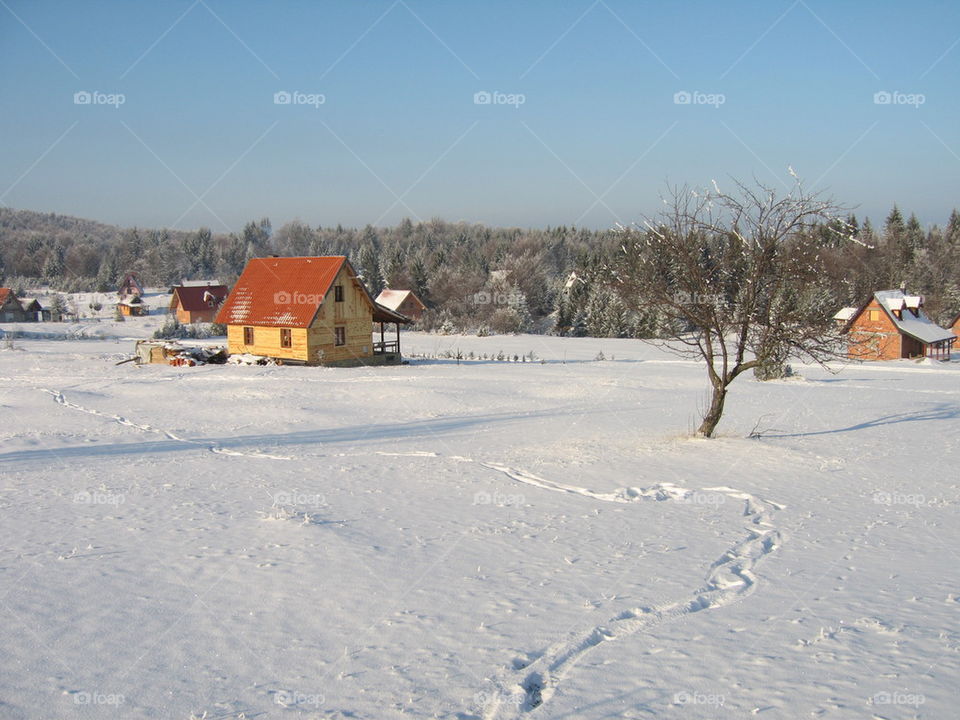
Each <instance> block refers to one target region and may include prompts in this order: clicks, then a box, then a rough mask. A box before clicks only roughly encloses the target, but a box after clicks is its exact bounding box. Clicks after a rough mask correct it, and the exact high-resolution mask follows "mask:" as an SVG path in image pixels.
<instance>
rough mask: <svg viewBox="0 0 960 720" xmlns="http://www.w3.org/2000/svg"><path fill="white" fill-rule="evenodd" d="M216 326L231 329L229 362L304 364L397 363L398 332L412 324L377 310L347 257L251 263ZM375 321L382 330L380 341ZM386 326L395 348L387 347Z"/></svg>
mask: <svg viewBox="0 0 960 720" xmlns="http://www.w3.org/2000/svg"><path fill="white" fill-rule="evenodd" d="M216 321H217V322H218V323H222V324H224V325H226V326H227V350H228V352H229V353H230V354H231V355H237V354H250V355H259V356H263V357H269V358H273V359H275V360H277V361H279V362H284V363H293V364H303V365H370V364H385V363H396V362H400V325H405V324H408V323H409V322H411V321H410V319H409V318H407V317H406V316H404V315H402V314H400V313H398V312H395V311H393V310H390V309H389V308H386V307H383V306H382V305H378V304H377V303H376V302H375V301H374V300H373V298H372V297H371V296H370V293H369V292H368V291H367V288H366V287H365V286H364V284H363V281H362V280H361V279H360V278H359V277H358V276H357V273H356V271H355V270H354V269H353V266H352V265H351V264H350V261H349V260H347V258H346V257H343V256H332V257H283V258H281V257H269V258H254V259H252V260H250V261H249V262H248V263H247V266H246V267H245V268H244V270H243V273H242V274H241V275H240V278H239V279H238V280H237V283H236V285H235V286H234V288H233V290H232V291H231V292H230V295H229V296H228V297H227V300H226V301H225V302H224V304H223V305H222V307H221V308H220V311H219V312H218V313H217V318H216ZM371 322H377V323H379V324H380V333H379V341H377V340H375V338H374V336H373V335H372V334H371V332H370V323H371ZM388 323H393V324H394V325H395V326H396V340H395V341H389V342H388V341H387V340H386V337H385V332H384V327H385V325H386V324H388Z"/></svg>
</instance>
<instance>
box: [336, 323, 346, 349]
mask: <svg viewBox="0 0 960 720" xmlns="http://www.w3.org/2000/svg"><path fill="white" fill-rule="evenodd" d="M333 344H334V345H337V346H339V345H346V344H347V329H346V328H344V327H336V328H334V329H333Z"/></svg>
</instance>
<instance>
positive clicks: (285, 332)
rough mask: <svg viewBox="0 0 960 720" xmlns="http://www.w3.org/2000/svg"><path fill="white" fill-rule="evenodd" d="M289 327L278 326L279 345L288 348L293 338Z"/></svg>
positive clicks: (291, 344)
mask: <svg viewBox="0 0 960 720" xmlns="http://www.w3.org/2000/svg"><path fill="white" fill-rule="evenodd" d="M291 335H292V333H291V332H290V328H280V347H283V348H288V347H292V346H293V338H292V337H291Z"/></svg>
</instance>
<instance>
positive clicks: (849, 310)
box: [833, 307, 859, 321]
mask: <svg viewBox="0 0 960 720" xmlns="http://www.w3.org/2000/svg"><path fill="white" fill-rule="evenodd" d="M858 309H859V308H855V307H845V308H841V309H840V310H837V314H836V315H834V316H833V319H834V320H843V321H847V320H849V319H850V318H852V317H853V316H854V315H856V314H857V310H858Z"/></svg>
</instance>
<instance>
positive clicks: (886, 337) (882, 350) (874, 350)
mask: <svg viewBox="0 0 960 720" xmlns="http://www.w3.org/2000/svg"><path fill="white" fill-rule="evenodd" d="M871 311H874V312H875V313H878V317H877V319H876V320H872V319H871V318H870V313H871ZM902 339H903V338H902V336H901V335H900V331H899V330H898V329H897V326H896V325H894V324H893V321H892V320H891V319H890V317H889V315H887V313H886V311H885V310H884V309H883V308H882V307H881V306H880V303H878V302H877V301H876V300H875V299H874V300H871V301H870V304H869V305H867V307H866V308H865V309H864V311H863V312H862V313H860V315H859V316H858V317H857V319H856V320H855V321H854V322H853V325H852V326H851V327H850V346H849V350H848V355H849V356H850V357H851V358H853V359H857V360H896V359H898V358H900V357H903V343H902Z"/></svg>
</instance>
